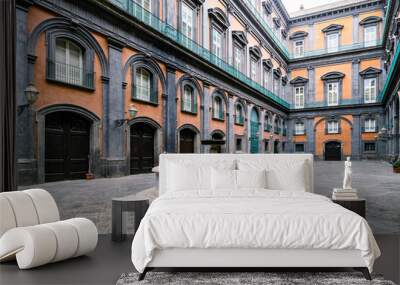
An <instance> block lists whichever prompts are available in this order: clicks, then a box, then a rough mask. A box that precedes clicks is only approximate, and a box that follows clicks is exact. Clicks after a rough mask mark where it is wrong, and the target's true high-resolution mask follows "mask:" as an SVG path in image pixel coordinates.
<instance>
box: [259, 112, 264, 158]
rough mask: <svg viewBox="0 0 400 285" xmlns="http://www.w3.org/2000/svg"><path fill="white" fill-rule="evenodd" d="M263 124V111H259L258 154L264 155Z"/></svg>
mask: <svg viewBox="0 0 400 285" xmlns="http://www.w3.org/2000/svg"><path fill="white" fill-rule="evenodd" d="M264 123H265V110H262V111H260V128H259V132H260V138H259V140H260V144H259V150H260V151H259V152H260V153H264V152H265V144H264Z"/></svg>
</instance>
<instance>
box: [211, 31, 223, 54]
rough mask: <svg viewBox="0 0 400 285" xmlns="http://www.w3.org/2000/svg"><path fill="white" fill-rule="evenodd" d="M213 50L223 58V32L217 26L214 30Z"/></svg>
mask: <svg viewBox="0 0 400 285" xmlns="http://www.w3.org/2000/svg"><path fill="white" fill-rule="evenodd" d="M212 52H213V54H214V55H216V56H218V57H220V58H222V33H221V32H219V31H218V30H217V29H215V28H213V30H212Z"/></svg>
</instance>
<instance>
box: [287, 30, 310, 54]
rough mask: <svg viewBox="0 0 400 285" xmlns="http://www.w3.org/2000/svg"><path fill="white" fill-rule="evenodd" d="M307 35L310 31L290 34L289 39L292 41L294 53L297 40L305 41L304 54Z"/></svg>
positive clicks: (304, 45)
mask: <svg viewBox="0 0 400 285" xmlns="http://www.w3.org/2000/svg"><path fill="white" fill-rule="evenodd" d="M307 36H308V33H307V32H304V31H297V32H294V33H293V34H292V35H290V36H289V40H290V41H291V43H290V45H291V47H292V52H293V54H294V52H295V48H296V42H298V41H302V42H303V54H304V53H305V52H306V50H305V47H306V37H307Z"/></svg>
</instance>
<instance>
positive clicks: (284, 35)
mask: <svg viewBox="0 0 400 285" xmlns="http://www.w3.org/2000/svg"><path fill="white" fill-rule="evenodd" d="M281 34H282V36H283V37H284V38H285V39H286V38H287V36H288V33H287V31H286V30H285V29H282V30H281Z"/></svg>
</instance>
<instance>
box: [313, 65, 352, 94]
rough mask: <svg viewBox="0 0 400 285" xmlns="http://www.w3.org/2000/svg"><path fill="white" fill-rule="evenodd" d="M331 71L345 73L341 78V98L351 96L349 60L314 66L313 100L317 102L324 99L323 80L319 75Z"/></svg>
mask: <svg viewBox="0 0 400 285" xmlns="http://www.w3.org/2000/svg"><path fill="white" fill-rule="evenodd" d="M331 71H339V72H342V73H344V74H345V76H344V78H343V98H344V99H349V98H351V62H349V63H342V64H334V65H326V66H320V67H316V68H315V80H316V82H315V83H316V84H315V101H317V102H321V101H323V100H324V81H323V80H321V76H322V75H324V74H325V73H328V72H331Z"/></svg>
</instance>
